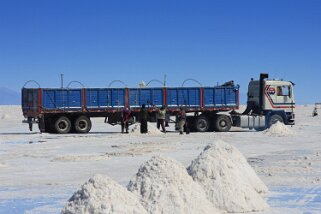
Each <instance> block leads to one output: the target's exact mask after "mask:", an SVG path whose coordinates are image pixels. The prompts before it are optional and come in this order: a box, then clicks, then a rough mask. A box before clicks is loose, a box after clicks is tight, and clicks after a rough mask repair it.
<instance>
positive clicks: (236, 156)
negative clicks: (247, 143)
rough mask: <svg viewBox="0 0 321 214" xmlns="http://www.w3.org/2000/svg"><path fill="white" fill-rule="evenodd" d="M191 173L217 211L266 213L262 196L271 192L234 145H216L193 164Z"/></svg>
mask: <svg viewBox="0 0 321 214" xmlns="http://www.w3.org/2000/svg"><path fill="white" fill-rule="evenodd" d="M187 170H188V173H189V174H190V175H191V176H192V178H193V179H194V181H196V182H198V183H199V184H200V185H201V186H202V187H203V189H204V190H205V193H206V194H207V198H208V200H210V201H211V202H212V203H213V204H214V205H215V206H216V207H217V208H219V209H221V210H225V211H227V212H252V211H263V210H265V209H267V208H268V207H269V206H268V205H267V203H266V202H265V201H264V200H263V198H262V196H261V195H260V194H259V193H266V192H267V191H268V189H267V187H266V186H265V184H264V183H263V182H262V181H261V180H260V179H259V178H258V176H257V175H256V173H255V172H254V170H253V169H252V168H251V166H250V165H249V164H248V163H247V161H246V159H245V158H244V156H243V155H242V154H241V153H240V152H239V151H238V150H237V149H236V148H235V147H233V146H231V145H229V144H227V143H225V142H223V141H218V142H215V143H214V144H213V145H211V146H207V147H205V149H204V151H203V152H202V153H201V154H200V155H199V156H198V157H197V158H196V159H195V160H193V161H192V163H191V165H190V166H189V167H188V169H187Z"/></svg>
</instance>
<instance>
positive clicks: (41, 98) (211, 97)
mask: <svg viewBox="0 0 321 214" xmlns="http://www.w3.org/2000/svg"><path fill="white" fill-rule="evenodd" d="M265 78H267V75H265V74H261V76H260V80H259V81H255V80H251V81H250V84H249V92H248V106H247V109H246V110H245V112H243V113H237V110H238V109H239V106H240V93H239V92H240V90H239V88H240V87H239V85H235V84H234V82H233V81H230V82H227V83H225V84H223V85H219V86H213V87H139V88H127V87H125V88H85V87H82V88H40V87H39V88H26V87H23V88H22V112H23V115H24V117H25V118H26V121H27V123H28V124H29V128H30V129H31V130H32V124H33V123H37V124H38V126H39V130H40V131H41V132H49V133H60V134H65V133H70V132H76V133H88V132H89V131H90V129H91V126H92V122H91V119H90V118H93V117H103V118H104V119H105V122H107V123H109V124H112V125H116V124H119V123H120V120H121V112H122V110H123V109H124V108H130V109H131V111H132V115H133V118H134V120H133V121H132V123H134V122H135V121H137V120H139V111H140V108H141V106H142V104H145V106H146V108H147V110H148V113H149V118H150V121H151V122H153V121H155V120H156V109H155V108H157V107H158V108H160V107H162V106H164V107H166V110H167V118H170V116H175V115H177V113H178V112H179V111H180V108H182V107H183V108H184V110H185V111H186V113H189V114H188V115H189V116H188V117H187V124H188V126H189V129H190V130H192V131H198V132H207V131H220V132H222V131H229V130H230V128H231V127H232V126H237V127H242V128H254V129H256V130H263V129H265V128H268V127H269V126H271V124H273V123H274V122H276V121H280V122H283V123H285V124H287V125H293V124H294V112H293V109H294V105H295V104H294V97H293V84H292V83H291V82H286V81H276V80H265ZM279 87H281V89H279ZM283 88H284V89H283ZM282 89H283V90H284V91H285V92H284V93H283V94H282V95H279V94H277V93H276V90H282ZM286 90H287V91H286ZM280 97H281V98H280ZM282 98H283V99H282Z"/></svg>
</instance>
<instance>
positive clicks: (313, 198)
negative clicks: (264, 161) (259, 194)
mask: <svg viewBox="0 0 321 214" xmlns="http://www.w3.org/2000/svg"><path fill="white" fill-rule="evenodd" d="M270 192H271V193H270V196H269V198H268V203H269V204H270V206H271V207H287V208H296V209H298V208H299V209H301V210H302V211H307V212H304V213H310V212H311V213H314V212H315V211H318V212H319V211H320V210H321V187H314V188H289V187H276V188H273V189H271V190H270Z"/></svg>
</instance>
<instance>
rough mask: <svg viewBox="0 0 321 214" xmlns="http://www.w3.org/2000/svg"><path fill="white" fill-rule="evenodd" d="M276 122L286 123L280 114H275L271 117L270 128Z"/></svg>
mask: <svg viewBox="0 0 321 214" xmlns="http://www.w3.org/2000/svg"><path fill="white" fill-rule="evenodd" d="M276 122H281V123H284V121H283V118H282V117H281V116H280V115H278V114H273V115H272V116H271V117H270V119H269V128H270V127H271V126H272V125H273V124H274V123H276Z"/></svg>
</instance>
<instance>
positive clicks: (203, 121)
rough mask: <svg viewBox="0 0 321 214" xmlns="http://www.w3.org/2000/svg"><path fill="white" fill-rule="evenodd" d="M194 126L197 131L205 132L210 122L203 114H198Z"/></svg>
mask: <svg viewBox="0 0 321 214" xmlns="http://www.w3.org/2000/svg"><path fill="white" fill-rule="evenodd" d="M195 128H196V131H198V132H207V131H208V130H209V128H210V122H209V120H208V118H207V117H206V116H205V115H201V116H198V117H197V118H196V120H195Z"/></svg>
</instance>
